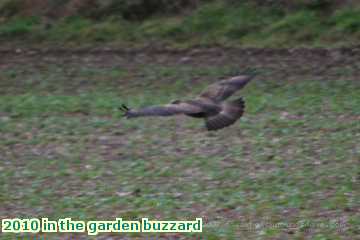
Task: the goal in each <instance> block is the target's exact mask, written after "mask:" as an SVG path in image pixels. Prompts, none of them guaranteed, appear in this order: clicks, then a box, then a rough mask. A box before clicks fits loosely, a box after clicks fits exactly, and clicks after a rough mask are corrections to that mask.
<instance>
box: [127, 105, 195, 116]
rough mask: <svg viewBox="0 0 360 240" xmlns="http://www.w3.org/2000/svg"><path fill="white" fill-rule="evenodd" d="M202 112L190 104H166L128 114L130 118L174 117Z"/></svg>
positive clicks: (132, 111)
mask: <svg viewBox="0 0 360 240" xmlns="http://www.w3.org/2000/svg"><path fill="white" fill-rule="evenodd" d="M199 112H201V108H200V107H197V106H194V105H191V104H188V103H179V104H166V105H160V106H150V107H145V108H141V109H137V110H129V111H128V112H127V115H126V116H127V117H128V118H134V117H146V116H163V117H165V116H172V115H176V114H194V113H199Z"/></svg>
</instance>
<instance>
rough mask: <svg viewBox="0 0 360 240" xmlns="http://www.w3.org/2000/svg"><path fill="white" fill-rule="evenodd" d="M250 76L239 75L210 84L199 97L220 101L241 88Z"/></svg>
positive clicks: (248, 80)
mask: <svg viewBox="0 0 360 240" xmlns="http://www.w3.org/2000/svg"><path fill="white" fill-rule="evenodd" d="M252 78H253V76H247V75H240V76H236V77H232V78H229V79H225V80H222V81H220V82H217V83H214V84H211V85H210V86H209V87H208V88H206V89H205V91H203V92H202V93H201V94H200V97H204V98H209V99H211V100H213V101H215V102H221V101H223V100H225V99H227V98H228V97H230V96H231V95H233V94H234V93H235V92H236V91H238V90H240V89H241V88H243V87H244V86H245V85H246V84H247V83H248V82H250V80H251V79H252Z"/></svg>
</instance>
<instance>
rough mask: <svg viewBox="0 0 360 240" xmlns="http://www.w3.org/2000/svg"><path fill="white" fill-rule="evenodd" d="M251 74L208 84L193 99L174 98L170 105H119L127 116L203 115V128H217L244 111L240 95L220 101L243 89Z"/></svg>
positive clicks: (237, 117)
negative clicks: (133, 106) (129, 107)
mask: <svg viewBox="0 0 360 240" xmlns="http://www.w3.org/2000/svg"><path fill="white" fill-rule="evenodd" d="M251 79H252V76H245V75H242V76H237V77H233V78H229V79H225V80H222V81H220V82H218V83H214V84H211V85H210V86H209V87H208V88H207V89H206V90H205V91H204V92H202V93H201V94H200V95H199V96H198V97H197V98H195V99H193V100H184V101H181V100H175V101H172V102H171V103H170V104H166V105H161V106H150V107H145V108H141V109H137V110H133V109H128V108H127V107H126V106H123V109H122V110H123V111H125V116H126V117H127V118H135V117H144V116H172V115H176V114H184V115H186V116H189V117H193V118H204V119H205V126H206V128H207V130H209V131H211V130H218V129H221V128H224V127H227V126H229V125H231V124H233V123H234V122H236V121H237V120H238V119H239V118H240V117H241V116H242V114H243V113H244V108H245V103H244V101H243V99H242V98H238V99H236V100H232V101H227V102H224V100H225V99H227V98H228V97H230V96H231V95H233V94H234V93H235V92H236V91H238V90H240V89H241V88H243V87H244V86H245V85H246V84H247V83H248V82H249V81H250V80H251Z"/></svg>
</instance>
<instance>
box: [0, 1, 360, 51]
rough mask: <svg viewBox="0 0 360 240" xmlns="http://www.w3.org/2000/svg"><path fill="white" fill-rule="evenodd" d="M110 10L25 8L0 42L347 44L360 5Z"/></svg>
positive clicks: (5, 26) (219, 4)
mask: <svg viewBox="0 0 360 240" xmlns="http://www.w3.org/2000/svg"><path fill="white" fill-rule="evenodd" d="M7 2H8V3H11V4H8V5H9V6H8V5H6V4H5V3H4V4H2V5H0V14H1V13H2V12H3V13H4V14H5V13H7V12H9V11H10V10H9V9H12V8H15V7H14V4H16V3H15V2H14V1H7ZM20 2H21V1H20ZM313 2H316V1H313ZM318 2H325V1H318ZM329 2H331V1H329ZM295 5H296V4H295ZM305 6H307V5H305ZM329 6H330V7H329ZM16 7H17V8H20V7H21V6H17V5H16ZM329 8H330V9H329ZM85 9H87V8H85ZM111 9H112V8H111ZM111 9H110V10H111ZM25 10H26V9H25ZM25 10H24V11H25ZM110 10H109V11H110ZM14 11H15V10H14ZM19 11H20V10H19ZM113 11H114V10H112V11H110V12H109V13H107V14H106V12H105V13H102V14H103V15H104V16H103V17H102V18H100V19H99V18H91V17H89V16H88V15H89V14H90V13H91V9H90V10H88V11H86V10H81V11H80V10H79V12H78V13H75V14H73V15H70V16H67V17H63V18H61V17H60V18H57V19H53V20H49V19H48V20H46V18H44V17H43V16H41V14H40V16H39V14H37V13H36V11H34V13H33V14H29V12H30V13H31V10H27V12H28V13H27V14H25V15H24V14H23V15H21V14H14V15H13V16H12V17H7V18H3V19H0V24H1V25H0V40H1V42H2V44H9V41H11V44H13V43H14V42H13V41H17V42H18V43H24V42H25V43H26V44H29V43H31V44H39V43H40V44H49V45H57V44H60V45H64V44H65V45H67V46H79V45H80V46H83V45H92V46H94V45H104V44H106V45H109V46H119V45H120V46H124V45H126V46H143V45H157V44H158V45H163V44H167V45H169V46H172V47H177V48H186V47H190V46H194V45H199V44H200V45H214V44H220V45H225V46H256V47H259V46H260V47H263V46H265V47H289V46H290V47H292V46H300V45H304V46H349V45H358V42H359V40H360V31H359V29H360V17H359V16H360V6H359V5H358V4H356V3H355V1H354V3H353V4H350V3H349V4H342V5H338V6H336V5H332V4H330V3H328V5H325V6H317V5H314V6H313V5H311V7H309V6H308V7H304V6H302V5H299V6H296V7H295V10H288V9H286V8H285V7H283V6H281V5H279V6H273V7H270V6H259V5H254V4H249V3H248V2H247V3H242V4H239V3H237V4H233V5H229V4H226V3H224V1H215V2H213V3H209V4H202V5H201V6H200V7H199V8H197V9H188V10H187V11H186V12H185V13H182V14H160V15H159V14H157V15H154V16H151V17H148V18H146V19H144V20H141V21H129V20H124V19H123V18H122V17H119V16H121V14H120V13H117V12H113Z"/></svg>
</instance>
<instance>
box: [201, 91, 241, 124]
mask: <svg viewBox="0 0 360 240" xmlns="http://www.w3.org/2000/svg"><path fill="white" fill-rule="evenodd" d="M244 109H245V102H244V100H243V99H242V98H239V99H236V100H234V101H230V102H226V103H223V104H222V111H221V112H220V113H219V114H217V115H215V116H212V117H209V118H207V119H206V120H205V126H206V128H207V130H209V131H213V130H218V129H221V128H224V127H227V126H230V125H231V124H233V123H234V122H236V121H237V120H238V119H239V118H240V117H241V116H242V115H243V113H244Z"/></svg>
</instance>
